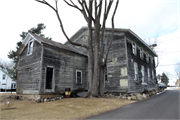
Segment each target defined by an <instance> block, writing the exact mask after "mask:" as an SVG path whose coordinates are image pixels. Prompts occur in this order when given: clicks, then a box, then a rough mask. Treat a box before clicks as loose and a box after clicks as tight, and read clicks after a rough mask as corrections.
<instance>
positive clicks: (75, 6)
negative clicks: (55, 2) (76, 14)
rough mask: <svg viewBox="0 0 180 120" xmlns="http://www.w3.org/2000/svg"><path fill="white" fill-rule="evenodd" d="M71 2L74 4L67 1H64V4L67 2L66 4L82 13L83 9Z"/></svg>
mask: <svg viewBox="0 0 180 120" xmlns="http://www.w3.org/2000/svg"><path fill="white" fill-rule="evenodd" d="M70 1H71V3H72V4H70V3H69V2H67V1H66V0H64V2H65V3H66V4H68V5H69V6H71V7H74V8H76V9H78V10H79V11H81V12H82V9H80V8H79V7H78V6H77V5H75V4H74V3H73V1H72V0H70Z"/></svg>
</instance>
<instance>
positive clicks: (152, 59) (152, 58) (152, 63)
mask: <svg viewBox="0 0 180 120" xmlns="http://www.w3.org/2000/svg"><path fill="white" fill-rule="evenodd" d="M151 64H153V57H152V56H151Z"/></svg>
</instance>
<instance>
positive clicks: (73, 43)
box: [35, 0, 88, 49]
mask: <svg viewBox="0 0 180 120" xmlns="http://www.w3.org/2000/svg"><path fill="white" fill-rule="evenodd" d="M35 1H37V2H40V3H42V4H45V5H48V6H49V7H51V8H52V9H53V10H54V11H55V13H56V15H57V18H58V20H59V23H60V27H61V30H62V32H63V34H64V36H65V37H66V39H67V40H68V42H69V43H70V44H72V45H75V46H81V47H84V48H86V49H87V48H88V46H86V45H84V44H79V43H76V42H73V41H71V40H70V39H69V37H68V36H67V34H66V32H65V30H64V27H63V23H62V21H61V18H60V16H59V13H58V6H57V2H58V1H57V0H55V3H56V9H55V8H54V7H52V6H51V5H50V4H49V3H48V2H46V1H45V0H43V1H40V0H35Z"/></svg>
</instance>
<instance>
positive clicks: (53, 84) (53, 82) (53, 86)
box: [44, 65, 55, 92]
mask: <svg viewBox="0 0 180 120" xmlns="http://www.w3.org/2000/svg"><path fill="white" fill-rule="evenodd" d="M45 68H46V72H45V82H44V90H45V92H54V89H55V67H54V66H49V65H47V66H46V67H45ZM47 68H53V74H52V88H51V89H46V75H47Z"/></svg>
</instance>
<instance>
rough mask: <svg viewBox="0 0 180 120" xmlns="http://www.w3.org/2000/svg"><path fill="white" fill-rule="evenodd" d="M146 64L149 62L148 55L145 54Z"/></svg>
mask: <svg viewBox="0 0 180 120" xmlns="http://www.w3.org/2000/svg"><path fill="white" fill-rule="evenodd" d="M146 62H149V55H148V53H146Z"/></svg>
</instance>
